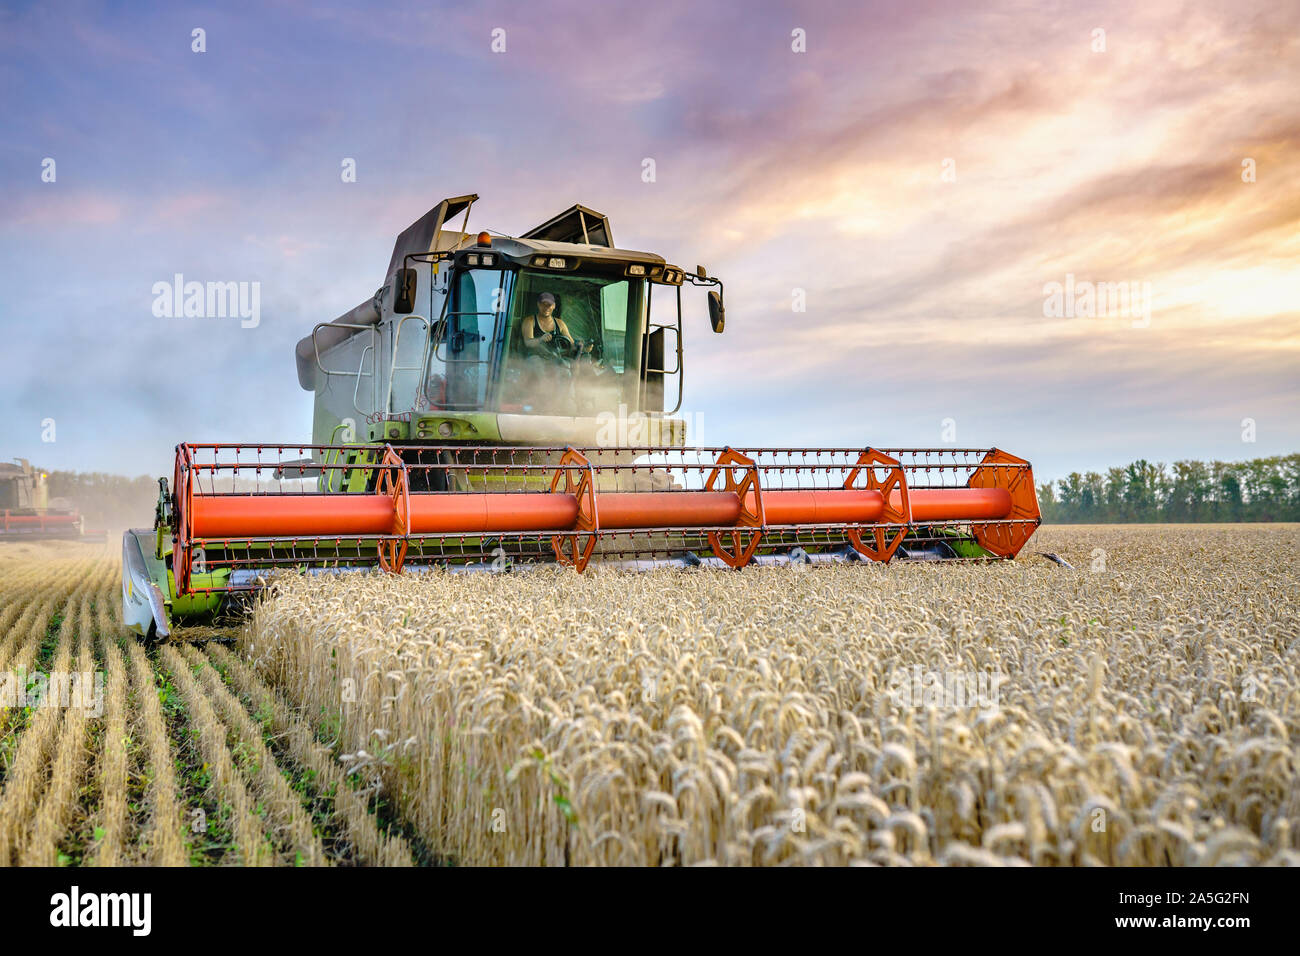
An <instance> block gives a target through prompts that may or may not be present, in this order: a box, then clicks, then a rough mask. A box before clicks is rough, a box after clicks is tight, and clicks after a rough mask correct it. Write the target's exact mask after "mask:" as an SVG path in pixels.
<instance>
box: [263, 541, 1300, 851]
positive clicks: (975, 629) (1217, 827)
mask: <svg viewBox="0 0 1300 956" xmlns="http://www.w3.org/2000/svg"><path fill="white" fill-rule="evenodd" d="M1039 535H1040V536H1039V537H1037V538H1035V546H1036V547H1038V548H1042V549H1046V550H1051V551H1057V552H1060V553H1062V554H1063V555H1064V556H1065V557H1066V558H1067V559H1069V560H1070V561H1071V562H1072V563H1073V564H1074V566H1075V568H1076V570H1074V571H1070V570H1066V569H1063V568H1059V567H1056V566H1054V565H1051V564H1049V563H1048V562H1046V561H1043V560H1041V559H1034V558H1031V557H1029V556H1026V558H1025V559H1024V560H1020V561H1017V562H1015V563H1000V564H994V565H989V566H943V567H935V566H927V565H900V564H894V565H890V566H887V567H883V566H862V565H854V566H839V567H831V568H817V569H810V570H806V571H799V570H796V569H792V568H788V567H787V568H770V569H764V568H751V569H747V570H745V571H744V572H742V573H717V572H707V571H705V572H692V573H681V572H675V571H668V572H652V573H648V574H642V575H627V574H622V573H616V572H599V571H598V572H596V573H591V572H589V573H588V574H586V575H583V576H581V577H579V576H576V575H573V574H572V573H569V572H564V571H560V570H541V571H531V572H525V573H517V574H511V575H478V576H468V575H466V576H460V575H442V574H430V575H407V576H403V577H392V576H386V575H381V574H374V575H344V576H340V577H338V578H333V579H331V578H327V577H315V578H303V577H285V578H281V580H280V581H279V583H278V584H277V585H276V589H275V593H274V594H273V595H271V596H270V597H269V598H268V600H266V601H263V602H261V603H260V605H259V607H258V608H257V611H256V614H255V618H254V622H253V625H252V627H250V628H249V630H248V631H247V633H246V634H245V636H244V638H243V640H242V650H243V651H244V653H245V654H246V655H247V656H248V657H249V659H251V660H252V661H253V662H254V663H255V665H256V666H257V667H258V668H259V669H260V671H261V673H263V674H264V675H265V676H266V677H267V678H268V679H269V680H270V681H271V682H272V683H273V684H275V685H276V686H277V687H278V688H279V689H280V690H281V691H282V692H283V693H284V694H285V695H286V696H289V697H291V698H292V699H293V700H294V703H295V704H296V705H297V706H299V707H300V708H302V710H303V712H304V713H309V714H323V715H325V719H327V720H330V721H331V725H330V726H331V730H332V729H333V720H335V719H337V722H338V723H337V728H338V731H337V732H338V738H339V744H338V746H339V749H340V750H341V751H346V752H347V753H348V755H349V759H350V760H351V762H352V764H353V766H356V767H357V768H359V769H361V770H362V771H363V772H368V773H374V774H377V775H378V777H379V778H380V780H382V783H383V786H384V787H385V788H386V790H387V791H388V794H389V795H390V798H391V799H392V801H393V802H394V804H395V805H396V807H397V808H398V810H399V811H400V813H401V814H402V815H403V816H404V817H405V818H406V819H407V821H409V822H410V823H411V824H412V825H413V826H414V827H415V829H416V830H418V831H419V833H420V835H421V836H422V837H423V838H424V840H425V841H426V842H427V844H428V845H429V847H430V848H431V850H432V851H433V852H435V853H438V854H444V855H446V856H448V857H450V858H452V859H456V860H459V861H461V862H464V863H519V864H523V863H547V864H558V863H573V864H651V865H654V864H674V865H675V864H694V863H708V862H716V863H724V864H739V865H765V864H843V863H859V862H876V863H887V864H932V863H946V864H972V863H974V864H999V863H1037V864H1049V865H1050V864H1063V865H1073V864H1088V863H1101V864H1136V865H1144V864H1149V865H1182V864H1221V863H1263V862H1290V863H1300V852H1297V839H1298V838H1300V833H1297V831H1298V830H1300V779H1298V774H1297V758H1296V752H1295V743H1294V741H1295V740H1296V736H1297V734H1300V598H1298V595H1300V571H1298V570H1297V569H1298V568H1300V562H1298V561H1297V560H1296V558H1297V551H1298V550H1300V547H1298V545H1300V528H1297V526H1294V525H1289V526H1288V525H1280V526H1252V527H1223V526H1216V527H1206V526H1201V527H1196V528H1187V527H1169V526H1163V527H1148V528H1134V527H1122V528H1109V529H1080V528H1062V529H1053V528H1045V529H1043V530H1041V531H1040V532H1039ZM980 674H995V675H998V676H999V678H1000V683H997V684H996V685H991V684H989V683H988V682H987V681H986V682H985V683H984V684H982V685H981V684H980V683H979V679H978V675H980ZM945 685H946V686H945Z"/></svg>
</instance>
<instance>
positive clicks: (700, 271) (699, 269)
mask: <svg viewBox="0 0 1300 956" xmlns="http://www.w3.org/2000/svg"><path fill="white" fill-rule="evenodd" d="M695 274H696V275H697V276H699V277H700V278H701V279H707V278H708V277H709V270H708V269H706V268H704V266H696V267H695Z"/></svg>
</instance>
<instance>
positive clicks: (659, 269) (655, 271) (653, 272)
mask: <svg viewBox="0 0 1300 956" xmlns="http://www.w3.org/2000/svg"><path fill="white" fill-rule="evenodd" d="M663 271H664V270H663V267H661V266H651V267H650V274H651V275H652V276H657V275H658V274H659V273H661V272H663Z"/></svg>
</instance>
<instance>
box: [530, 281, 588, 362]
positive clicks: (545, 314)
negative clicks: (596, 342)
mask: <svg viewBox="0 0 1300 956" xmlns="http://www.w3.org/2000/svg"><path fill="white" fill-rule="evenodd" d="M523 331H524V347H525V348H526V349H528V352H529V353H530V354H533V355H539V354H546V353H547V352H550V353H551V354H556V353H559V352H566V351H567V352H568V353H570V354H572V352H573V351H574V348H575V346H574V342H573V336H572V335H571V334H570V332H569V327H568V326H567V325H565V324H564V320H563V319H562V318H560V317H559V316H558V315H556V314H555V296H553V295H552V294H551V293H549V292H543V293H542V294H541V295H539V296H538V297H537V312H536V313H534V314H533V315H529V316H526V317H525V318H524V322H523Z"/></svg>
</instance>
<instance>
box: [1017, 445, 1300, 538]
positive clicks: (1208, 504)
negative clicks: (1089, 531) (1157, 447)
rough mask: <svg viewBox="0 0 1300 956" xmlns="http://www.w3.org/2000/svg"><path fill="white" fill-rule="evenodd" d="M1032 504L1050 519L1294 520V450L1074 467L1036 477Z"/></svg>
mask: <svg viewBox="0 0 1300 956" xmlns="http://www.w3.org/2000/svg"><path fill="white" fill-rule="evenodd" d="M1038 506H1039V508H1040V509H1041V510H1042V513H1043V522H1044V523H1050V524H1093V523H1107V522H1151V523H1158V522H1174V523H1196V522H1211V521H1300V454H1291V455H1275V456H1273V457H1271V458H1252V459H1250V460H1249V461H1211V462H1204V461H1176V462H1174V463H1173V464H1172V465H1167V464H1165V463H1164V462H1149V461H1147V460H1146V459H1139V460H1137V461H1135V462H1132V463H1131V464H1128V465H1125V466H1124V467H1121V468H1110V469H1107V471H1106V473H1105V474H1101V473H1099V472H1095V471H1089V472H1085V473H1083V474H1080V473H1079V472H1077V471H1076V472H1072V473H1071V474H1069V475H1068V476H1066V477H1065V478H1062V479H1061V480H1060V481H1055V482H1052V481H1048V482H1043V483H1042V484H1040V485H1039V486H1038Z"/></svg>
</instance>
